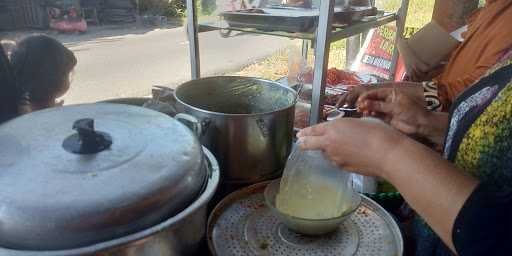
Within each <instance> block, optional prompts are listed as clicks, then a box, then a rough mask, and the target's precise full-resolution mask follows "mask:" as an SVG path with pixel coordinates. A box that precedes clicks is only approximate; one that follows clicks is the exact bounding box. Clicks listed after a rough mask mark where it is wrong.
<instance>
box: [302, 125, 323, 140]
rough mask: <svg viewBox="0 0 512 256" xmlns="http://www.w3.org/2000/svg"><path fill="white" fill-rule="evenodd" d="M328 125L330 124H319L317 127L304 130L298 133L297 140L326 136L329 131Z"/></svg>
mask: <svg viewBox="0 0 512 256" xmlns="http://www.w3.org/2000/svg"><path fill="white" fill-rule="evenodd" d="M328 124H329V123H321V124H317V125H315V126H311V127H308V128H304V129H302V130H300V131H299V132H298V133H297V138H302V137H306V136H320V135H324V134H325V132H326V131H327V127H326V126H328Z"/></svg>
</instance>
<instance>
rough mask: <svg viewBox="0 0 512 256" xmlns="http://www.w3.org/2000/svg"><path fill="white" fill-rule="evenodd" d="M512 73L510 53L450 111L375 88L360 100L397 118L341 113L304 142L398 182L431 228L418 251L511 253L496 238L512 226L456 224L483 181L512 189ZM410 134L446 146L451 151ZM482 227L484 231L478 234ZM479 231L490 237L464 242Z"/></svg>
mask: <svg viewBox="0 0 512 256" xmlns="http://www.w3.org/2000/svg"><path fill="white" fill-rule="evenodd" d="M511 80H512V59H507V60H505V61H504V62H502V63H501V64H499V65H498V66H497V67H495V68H493V69H492V70H491V71H490V73H489V74H488V75H486V76H484V77H483V78H481V79H480V80H479V81H478V82H477V83H476V84H474V85H473V86H472V87H470V88H468V89H467V90H465V91H464V92H463V93H462V94H461V95H460V96H459V97H458V98H457V99H456V100H455V101H454V103H453V105H452V108H451V110H450V113H436V112H431V111H428V110H426V109H425V107H424V105H423V104H422V103H420V102H418V101H417V100H416V99H415V98H414V97H411V96H410V95H408V94H407V93H404V92H403V91H399V90H395V89H394V88H382V89H377V90H373V91H370V92H367V93H366V94H364V95H362V96H361V97H360V98H359V100H358V106H359V108H360V110H361V111H363V112H364V113H365V114H367V115H372V116H374V117H379V118H380V119H382V120H383V121H385V122H387V123H388V124H390V125H387V124H385V123H384V122H380V121H379V122H369V121H368V120H364V119H362V120H357V119H349V118H346V119H340V120H338V121H334V122H329V123H324V124H320V125H317V126H314V127H311V128H307V129H304V130H302V131H301V132H300V133H299V134H298V137H299V141H300V142H301V145H302V147H303V148H305V149H320V150H322V151H323V152H324V153H325V154H326V155H327V156H328V157H329V158H330V159H331V160H332V161H334V162H336V163H337V164H338V165H339V166H340V167H343V168H345V169H348V170H354V171H356V170H357V172H359V173H361V174H364V175H373V176H379V177H382V178H384V179H386V180H388V181H389V182H391V183H392V184H393V185H395V187H396V188H397V189H398V190H399V191H400V192H401V193H402V195H403V197H404V198H405V200H406V201H407V202H408V203H409V205H410V206H412V207H413V208H414V209H415V210H416V212H417V213H418V214H419V215H420V216H421V217H422V219H423V220H424V222H426V224H428V226H429V227H430V228H431V229H430V228H419V229H417V230H419V232H418V233H416V234H415V235H416V238H417V247H416V255H452V253H453V252H456V253H459V254H467V255H478V253H473V254H472V252H475V250H473V251H471V250H469V249H468V247H471V246H473V247H478V250H476V251H478V252H480V253H481V252H483V251H486V250H488V252H490V254H489V253H487V255H508V254H509V253H510V251H506V250H500V249H503V248H502V247H504V246H508V247H507V248H509V249H510V247H511V245H507V244H509V243H508V242H507V243H501V244H496V243H498V242H497V241H498V240H496V241H494V240H492V239H489V238H493V237H496V234H500V235H505V236H507V237H510V236H511V235H510V230H508V229H505V228H508V227H510V225H505V224H504V225H503V228H501V229H498V230H489V229H486V228H483V227H477V226H469V227H468V226H466V227H464V226H457V225H455V226H454V223H455V224H456V223H461V220H460V218H461V217H460V215H461V209H465V208H468V206H465V202H466V201H470V200H468V198H470V197H471V194H472V193H473V191H475V188H477V187H478V184H479V183H480V182H485V183H486V184H490V187H492V188H493V189H495V190H497V191H503V192H505V191H511V190H512V81H511ZM393 127H394V128H393ZM395 128H396V129H395ZM399 131H402V133H401V132H399ZM404 133H407V134H415V135H420V136H423V137H425V138H428V139H430V140H431V141H433V142H437V143H438V144H440V145H444V153H443V156H440V155H439V154H438V153H436V152H435V151H433V150H431V149H430V148H428V147H426V146H423V145H422V144H420V143H417V142H416V141H414V140H412V139H410V138H409V137H407V136H405V135H404ZM347 134H351V136H346V135H347ZM443 142H444V143H443ZM361 148H365V149H366V150H364V151H361V150H360V149H361ZM477 190H478V189H477ZM509 208H510V207H509ZM485 210H486V209H482V211H485ZM488 210H489V212H492V209H488ZM462 215H463V214H462ZM483 216H485V214H483ZM489 216H494V215H489ZM483 221H484V220H482V222H483ZM491 221H492V220H491ZM419 226H420V227H421V223H420V225H419ZM493 227H496V225H495V226H493ZM498 227H499V225H498ZM479 229H480V230H481V234H475V233H480V232H475V231H478V230H479ZM504 229H505V230H504ZM432 230H433V231H432ZM466 230H471V233H467V232H468V231H466ZM434 232H435V233H434ZM464 232H466V233H464ZM476 235H478V237H482V241H481V242H480V243H473V245H468V244H467V243H465V244H461V243H460V242H457V241H473V242H474V241H475V239H472V237H475V236H476ZM485 237H489V238H485ZM441 241H443V242H444V243H443V242H441ZM500 241H502V240H500Z"/></svg>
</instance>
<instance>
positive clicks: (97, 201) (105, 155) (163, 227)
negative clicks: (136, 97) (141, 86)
mask: <svg viewBox="0 0 512 256" xmlns="http://www.w3.org/2000/svg"><path fill="white" fill-rule="evenodd" d="M0 144H1V145H2V147H0V170H2V175H0V195H1V197H0V209H2V211H0V256H36V255H37V256H50V255H52V256H75V255H97V256H100V255H101V256H169V255H172V256H174V255H194V254H195V253H197V252H198V249H199V246H200V244H201V243H202V241H204V235H205V222H206V207H207V204H208V202H209V200H210V199H211V198H212V196H213V195H214V193H215V190H216V188H217V186H218V183H219V176H220V174H219V167H218V165H217V162H216V160H215V158H214V157H213V155H212V154H211V153H209V151H208V150H206V148H204V147H202V146H201V145H200V144H199V142H198V141H197V138H196V136H195V135H194V134H193V133H192V132H191V131H190V129H188V128H187V127H186V126H185V125H183V124H181V123H180V122H178V121H176V120H175V119H172V118H170V117H168V116H166V115H164V114H161V113H158V112H156V111H153V110H149V109H145V108H140V107H134V106H126V105H119V104H86V105H75V106H66V107H61V108H53V109H47V110H43V111H37V112H34V113H31V114H27V115H24V116H22V117H19V118H16V119H14V120H12V121H9V122H7V123H5V124H2V125H1V126H0Z"/></svg>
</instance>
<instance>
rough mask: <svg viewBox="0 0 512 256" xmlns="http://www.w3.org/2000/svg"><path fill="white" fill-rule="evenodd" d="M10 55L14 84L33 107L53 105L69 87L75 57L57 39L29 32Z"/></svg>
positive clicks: (75, 61) (35, 108)
mask: <svg viewBox="0 0 512 256" xmlns="http://www.w3.org/2000/svg"><path fill="white" fill-rule="evenodd" d="M10 57H11V65H12V70H13V73H14V76H15V77H16V84H17V86H18V88H20V90H21V91H22V92H23V93H24V97H25V98H26V99H27V100H28V101H29V103H30V105H31V106H32V108H33V109H34V110H37V109H40V108H45V107H52V106H54V105H55V100H56V99H57V98H59V97H61V96H63V95H64V94H65V93H66V92H67V91H68V90H69V85H70V77H69V76H70V73H71V72H72V71H73V68H74V67H75V65H76V63H77V60H76V58H75V55H74V54H73V52H72V51H70V50H69V49H67V48H66V47H65V46H64V45H62V44H61V43H60V42H59V41H57V40H55V39H53V38H51V37H49V36H45V35H32V36H29V37H26V38H24V39H22V40H21V41H19V42H18V43H17V44H16V47H15V48H14V49H13V50H12V52H11V56H10Z"/></svg>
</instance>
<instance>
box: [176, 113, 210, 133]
mask: <svg viewBox="0 0 512 256" xmlns="http://www.w3.org/2000/svg"><path fill="white" fill-rule="evenodd" d="M174 118H175V119H176V120H178V121H179V122H181V123H182V124H184V125H186V126H187V127H189V128H190V130H192V132H194V134H195V135H196V136H197V137H198V138H199V137H201V134H202V132H203V126H202V125H201V122H199V120H198V119H197V118H195V117H194V116H191V115H189V114H184V113H180V114H177V115H176V116H175V117H174Z"/></svg>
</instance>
